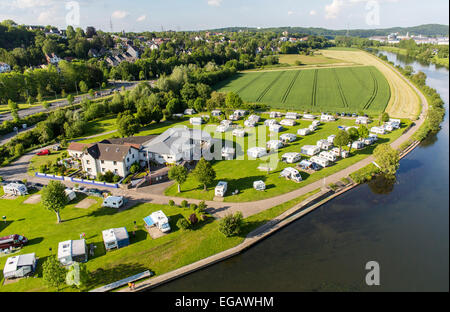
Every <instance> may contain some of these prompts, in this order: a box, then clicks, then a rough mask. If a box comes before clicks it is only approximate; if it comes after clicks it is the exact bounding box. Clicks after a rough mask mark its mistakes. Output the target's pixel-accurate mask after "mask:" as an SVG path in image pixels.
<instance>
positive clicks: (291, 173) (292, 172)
mask: <svg viewBox="0 0 450 312" xmlns="http://www.w3.org/2000/svg"><path fill="white" fill-rule="evenodd" d="M280 177H284V178H286V179H288V180H292V181H294V182H297V183H299V182H301V181H302V176H301V175H300V172H298V170H297V169H295V168H292V167H288V168H285V169H284V170H283V171H281V173H280Z"/></svg>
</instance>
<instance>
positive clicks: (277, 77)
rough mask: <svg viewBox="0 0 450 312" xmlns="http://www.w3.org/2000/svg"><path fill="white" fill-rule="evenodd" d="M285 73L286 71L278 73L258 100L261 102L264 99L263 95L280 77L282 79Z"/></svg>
mask: <svg viewBox="0 0 450 312" xmlns="http://www.w3.org/2000/svg"><path fill="white" fill-rule="evenodd" d="M285 73H286V72H285V71H282V72H280V74H278V75H277V76H276V77H275V79H274V80H272V81H271V82H270V83H269V85H268V86H267V87H266V88H265V89H264V90H263V92H261V94H260V95H259V96H258V98H257V99H256V102H260V101H261V100H262V99H263V97H264V96H265V95H266V94H267V92H269V90H270V88H272V86H273V85H274V84H275V83H276V82H277V81H278V79H280V78H281V76H283V75H284V74H285Z"/></svg>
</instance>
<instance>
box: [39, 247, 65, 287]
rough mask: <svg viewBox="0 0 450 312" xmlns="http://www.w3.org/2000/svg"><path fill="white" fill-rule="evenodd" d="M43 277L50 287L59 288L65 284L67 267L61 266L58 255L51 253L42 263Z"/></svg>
mask: <svg viewBox="0 0 450 312" xmlns="http://www.w3.org/2000/svg"><path fill="white" fill-rule="evenodd" d="M42 279H43V280H44V283H45V284H46V285H47V286H49V287H55V288H56V289H57V290H58V291H59V288H60V287H61V286H62V285H64V284H65V281H66V269H65V268H64V267H62V266H61V264H60V263H59V261H58V259H56V256H54V255H50V256H49V257H48V258H47V260H45V262H44V264H43V265H42Z"/></svg>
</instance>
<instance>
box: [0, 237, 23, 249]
mask: <svg viewBox="0 0 450 312" xmlns="http://www.w3.org/2000/svg"><path fill="white" fill-rule="evenodd" d="M27 243H28V239H27V238H26V237H25V236H22V235H17V234H14V235H9V236H4V237H0V249H7V248H9V247H14V248H16V247H22V246H23V245H26V244H27Z"/></svg>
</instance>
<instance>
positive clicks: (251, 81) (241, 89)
mask: <svg viewBox="0 0 450 312" xmlns="http://www.w3.org/2000/svg"><path fill="white" fill-rule="evenodd" d="M262 76H264V73H263V74H261V75H256V77H255V78H253V79H252V80H250V81H249V82H248V83H246V84H245V85H243V86H242V88H240V89H239V90H237V91H236V94H240V93H241V92H242V91H244V90H245V89H247V88H248V87H249V86H250V85H251V84H253V83H254V82H255V81H256V80H258V79H260V78H261V77H262Z"/></svg>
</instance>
